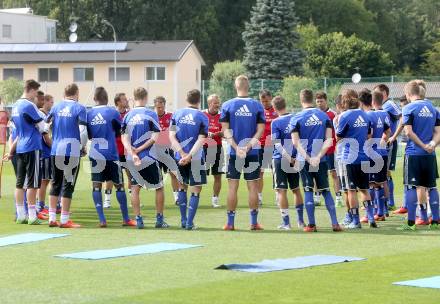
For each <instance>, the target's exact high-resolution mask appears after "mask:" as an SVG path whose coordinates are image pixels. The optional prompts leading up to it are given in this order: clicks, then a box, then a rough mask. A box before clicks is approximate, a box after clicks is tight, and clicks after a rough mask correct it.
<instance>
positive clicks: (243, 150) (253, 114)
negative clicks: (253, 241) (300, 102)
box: [220, 75, 266, 230]
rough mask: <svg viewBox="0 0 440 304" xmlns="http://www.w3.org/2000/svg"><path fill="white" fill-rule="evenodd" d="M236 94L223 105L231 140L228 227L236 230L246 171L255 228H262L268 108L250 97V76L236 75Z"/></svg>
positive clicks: (222, 118) (225, 127) (224, 127)
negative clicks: (260, 201)
mask: <svg viewBox="0 0 440 304" xmlns="http://www.w3.org/2000/svg"><path fill="white" fill-rule="evenodd" d="M235 88H236V90H237V96H238V97H236V98H233V99H231V100H228V101H227V102H225V103H224V104H223V105H222V109H221V115H220V122H221V123H222V130H224V131H223V132H224V137H225V139H226V140H227V142H228V144H229V148H228V154H229V163H228V171H227V174H226V178H227V179H228V185H229V188H228V199H227V204H228V211H227V218H228V220H227V224H226V225H225V226H224V227H223V229H224V230H234V229H235V226H234V219H235V210H236V208H237V190H238V186H239V182H240V176H241V173H242V172H243V173H244V174H243V175H244V179H245V180H246V182H247V188H248V193H249V199H248V202H249V208H250V215H251V230H262V229H263V227H262V226H261V225H260V224H259V223H258V186H259V179H260V166H261V163H260V160H259V149H260V148H261V147H260V141H259V140H260V138H261V135H262V134H263V131H264V127H265V122H266V120H265V117H264V108H263V106H262V105H261V103H260V102H258V101H257V100H255V99H252V98H249V80H248V78H247V77H246V76H244V75H240V76H238V77H237V78H236V79H235Z"/></svg>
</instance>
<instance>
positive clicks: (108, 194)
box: [104, 189, 112, 201]
mask: <svg viewBox="0 0 440 304" xmlns="http://www.w3.org/2000/svg"><path fill="white" fill-rule="evenodd" d="M111 199H112V190H111V189H106V190H104V200H105V201H110V200H111Z"/></svg>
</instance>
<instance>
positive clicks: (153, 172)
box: [129, 161, 163, 189]
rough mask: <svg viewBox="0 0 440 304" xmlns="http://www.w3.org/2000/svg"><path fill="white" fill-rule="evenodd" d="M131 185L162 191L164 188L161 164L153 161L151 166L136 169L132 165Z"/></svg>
mask: <svg viewBox="0 0 440 304" xmlns="http://www.w3.org/2000/svg"><path fill="white" fill-rule="evenodd" d="M129 166H130V169H129V170H130V174H131V184H132V185H134V186H140V187H143V188H146V189H160V188H162V187H163V178H162V171H160V168H159V163H158V162H157V161H152V162H151V163H149V164H146V165H141V167H135V166H134V165H133V164H130V165H129Z"/></svg>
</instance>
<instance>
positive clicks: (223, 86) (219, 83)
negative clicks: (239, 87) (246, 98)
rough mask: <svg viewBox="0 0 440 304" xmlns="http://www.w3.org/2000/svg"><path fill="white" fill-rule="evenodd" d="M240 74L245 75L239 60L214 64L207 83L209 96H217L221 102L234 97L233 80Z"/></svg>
mask: <svg viewBox="0 0 440 304" xmlns="http://www.w3.org/2000/svg"><path fill="white" fill-rule="evenodd" d="M241 74H246V69H245V68H244V66H243V64H242V63H241V61H239V60H235V61H224V62H219V63H216V64H215V65H214V71H213V72H212V75H211V79H210V81H209V90H208V92H209V94H217V95H218V96H220V99H221V100H222V101H225V100H228V99H230V98H233V97H235V95H236V92H235V88H234V80H235V78H236V77H237V76H239V75H241Z"/></svg>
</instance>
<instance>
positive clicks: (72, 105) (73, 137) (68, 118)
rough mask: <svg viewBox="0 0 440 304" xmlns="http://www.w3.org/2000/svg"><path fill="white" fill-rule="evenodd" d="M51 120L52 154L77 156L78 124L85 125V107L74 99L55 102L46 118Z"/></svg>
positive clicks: (78, 152)
mask: <svg viewBox="0 0 440 304" xmlns="http://www.w3.org/2000/svg"><path fill="white" fill-rule="evenodd" d="M46 121H47V122H50V121H52V149H51V152H50V154H51V155H52V156H55V155H56V156H74V157H79V156H80V151H81V143H80V140H81V138H80V132H79V125H84V126H85V125H87V112H86V107H85V106H83V105H82V104H80V103H79V102H78V101H75V100H70V99H66V100H62V101H60V102H59V103H57V104H55V105H54V106H53V107H52V109H51V110H50V112H49V114H48V115H47V118H46Z"/></svg>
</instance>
